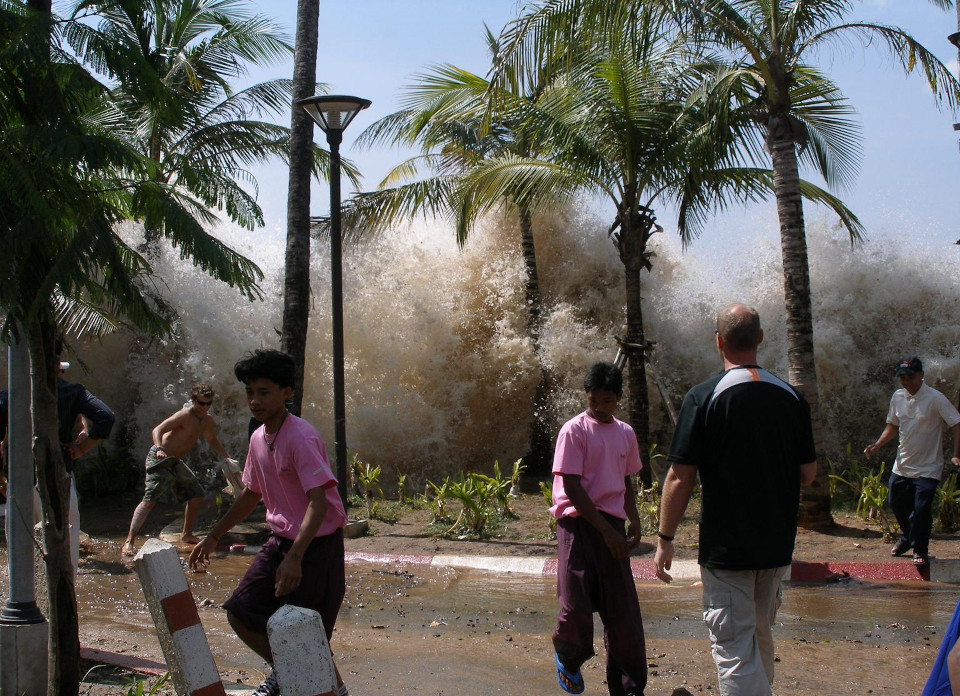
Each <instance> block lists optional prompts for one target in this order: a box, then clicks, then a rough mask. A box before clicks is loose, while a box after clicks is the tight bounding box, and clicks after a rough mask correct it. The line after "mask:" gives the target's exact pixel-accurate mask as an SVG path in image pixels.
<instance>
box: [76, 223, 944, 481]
mask: <svg viewBox="0 0 960 696" xmlns="http://www.w3.org/2000/svg"><path fill="white" fill-rule="evenodd" d="M758 227H759V228H761V229H760V231H758V232H755V233H752V234H743V233H740V232H738V235H737V236H736V238H735V240H736V244H735V246H736V248H737V249H741V250H749V251H748V252H747V251H743V252H741V253H743V254H744V256H743V257H735V258H734V260H733V261H731V259H730V258H724V257H723V255H721V254H715V253H709V252H707V253H704V252H703V251H701V250H700V249H699V248H698V246H699V245H704V244H705V243H704V242H697V243H696V244H695V245H694V246H693V247H692V250H691V251H688V252H687V253H683V252H682V251H681V249H680V245H679V242H678V241H677V240H676V239H675V238H674V237H671V236H668V235H666V234H660V235H657V236H656V237H655V238H654V240H653V242H652V245H653V248H654V250H655V252H656V256H655V257H654V259H653V263H654V266H653V271H652V272H651V273H650V274H646V273H645V274H644V275H643V279H642V282H643V287H644V296H643V299H644V313H645V324H646V331H647V337H648V339H650V340H652V341H655V342H656V348H655V349H654V355H653V358H652V363H653V366H654V368H655V370H656V371H657V373H658V375H659V376H660V377H661V380H660V381H661V383H662V384H663V385H664V387H665V393H666V395H667V398H670V399H671V400H672V401H673V402H674V404H675V405H677V406H678V405H679V402H680V399H681V398H682V396H683V394H684V392H685V391H686V390H687V389H688V388H689V387H691V386H692V385H693V384H695V383H697V382H699V381H701V380H703V379H706V378H707V377H708V376H709V375H711V374H712V373H714V372H716V371H717V370H718V369H720V361H719V357H718V356H717V354H716V350H715V347H714V346H715V344H714V335H713V329H714V321H715V316H716V313H717V312H718V310H719V309H721V308H722V307H724V306H726V305H727V304H729V303H731V302H734V301H741V302H745V303H747V304H750V305H752V306H754V307H756V308H757V309H758V311H759V312H760V316H761V319H762V322H763V325H764V330H765V341H764V344H763V346H762V347H761V352H760V360H761V363H762V364H763V365H764V366H766V367H768V368H769V369H771V370H773V371H774V372H776V373H778V374H780V375H781V376H783V377H786V340H785V328H784V317H783V290H782V274H781V262H780V249H779V241H778V240H777V239H776V231H775V228H773V231H772V232H771V229H770V226H769V224H767V225H766V226H764V225H760V226H758ZM764 227H765V229H763V228H764ZM606 228H607V222H606V221H605V220H602V219H599V218H597V217H595V216H594V215H593V214H592V213H590V212H588V209H587V208H586V206H579V207H577V208H576V209H571V210H567V211H561V212H557V213H554V214H551V215H543V216H540V217H538V218H537V219H536V220H535V228H534V229H535V234H536V244H537V261H538V267H539V272H540V282H541V291H542V296H543V302H544V314H543V316H544V327H543V331H542V338H541V348H542V350H541V352H542V359H543V362H544V364H545V365H546V366H547V367H548V368H549V370H550V371H551V373H552V374H553V376H554V378H555V384H556V385H557V386H556V388H555V391H554V393H553V395H552V396H553V402H554V406H555V407H554V415H553V420H554V425H555V427H559V425H560V423H562V422H563V421H564V420H566V419H567V418H569V417H571V416H572V415H573V414H575V413H576V412H578V411H579V410H580V409H581V408H582V407H583V404H582V394H581V391H580V385H581V384H582V378H583V373H584V371H585V370H586V368H587V366H588V365H589V364H591V363H592V362H595V361H597V360H612V359H613V357H614V355H615V353H616V343H615V341H614V339H613V336H614V335H623V334H624V333H625V329H624V324H625V318H624V309H623V306H624V295H623V266H622V264H621V263H620V261H619V259H618V257H617V254H616V251H615V249H614V247H613V245H612V244H611V243H610V241H609V240H608V238H607V236H606ZM126 234H127V236H128V237H129V238H130V241H133V243H136V241H137V240H136V239H135V237H136V235H137V233H136V232H135V231H133V230H128V231H127V233H126ZM218 235H219V236H220V237H221V238H222V239H223V240H224V241H225V242H226V243H227V244H229V245H230V246H231V247H233V248H234V249H236V250H238V251H240V252H241V253H243V254H245V255H247V256H248V257H250V258H252V259H253V260H255V261H256V262H257V263H258V264H259V265H260V266H261V268H262V269H263V270H264V272H265V274H266V278H265V280H264V282H263V285H262V287H263V289H264V292H265V295H266V298H265V300H264V301H263V302H254V303H251V302H248V301H246V300H245V299H243V298H242V297H241V296H240V295H239V294H238V293H237V292H236V291H235V290H233V289H231V288H229V287H226V286H223V285H221V284H219V283H217V282H215V281H213V280H211V279H210V278H208V277H207V276H205V275H204V274H202V273H201V272H199V271H197V270H196V269H194V268H193V267H192V266H191V265H190V264H189V263H187V262H184V261H181V260H180V259H179V253H178V252H177V251H175V250H171V249H169V248H168V249H166V250H165V251H164V252H163V253H162V256H161V258H160V259H159V260H158V261H157V262H156V263H155V268H156V270H157V272H158V277H160V278H163V279H164V282H165V283H166V287H162V288H161V289H162V291H163V294H164V296H165V297H166V298H167V300H168V302H169V303H170V305H171V306H172V307H173V308H174V309H175V310H176V312H177V313H178V321H177V324H176V331H175V336H174V338H172V339H156V340H154V341H153V342H152V343H149V344H145V343H144V342H143V341H139V340H136V339H134V338H133V337H132V336H131V335H130V334H129V333H124V334H119V335H114V336H110V337H107V338H106V339H104V340H103V342H102V343H94V344H91V345H78V346H77V349H78V355H77V356H76V357H77V358H79V360H78V361H77V362H79V363H81V364H79V365H76V366H75V367H74V368H72V369H71V371H70V373H69V374H68V375H67V377H68V379H71V380H73V381H78V382H83V383H85V384H86V385H87V386H88V387H89V388H90V389H91V391H93V392H94V393H96V394H98V395H99V396H101V397H102V398H103V399H104V400H105V401H106V402H107V403H109V404H110V405H111V406H112V407H113V408H114V410H115V411H116V412H117V414H118V419H119V420H120V421H122V422H124V423H125V427H126V430H127V432H129V433H130V434H131V436H132V437H133V448H132V451H133V455H134V456H135V457H140V456H142V454H144V453H145V452H146V450H147V448H148V447H149V444H150V430H151V428H153V427H154V426H155V425H156V424H158V423H159V422H160V421H162V420H163V419H164V418H166V417H167V416H168V415H170V414H171V413H173V412H174V411H175V410H177V409H178V408H180V407H181V406H182V404H183V403H184V401H186V400H187V398H188V394H189V388H190V385H191V383H192V382H194V381H198V380H203V381H207V382H210V383H211V384H212V385H213V386H214V387H215V388H216V390H217V394H218V398H217V401H216V402H215V404H214V408H213V410H212V414H213V415H214V417H215V418H216V420H217V426H218V432H219V436H220V439H221V441H222V442H223V443H224V445H225V446H226V448H227V450H228V451H229V452H230V453H231V454H239V453H242V452H244V451H245V449H246V445H245V442H246V432H247V419H248V412H247V409H246V404H245V402H244V396H243V389H242V386H241V385H240V384H238V383H237V382H236V380H235V379H234V377H233V372H232V368H233V364H234V363H235V362H236V361H237V360H238V359H239V358H240V357H242V356H243V354H244V353H246V352H247V351H249V350H251V349H254V348H258V347H267V348H278V347H279V329H280V325H281V310H282V298H281V292H282V275H283V254H284V241H283V239H282V238H281V236H280V235H271V234H269V233H265V232H257V233H249V232H246V231H242V230H236V229H223V230H221V231H220V232H219V233H218ZM807 236H808V244H809V246H810V263H811V275H812V282H813V288H814V302H815V304H814V318H815V338H816V342H817V343H816V350H817V370H818V375H819V383H820V396H821V410H822V418H823V425H824V431H823V436H824V442H823V443H822V448H823V449H824V450H825V451H826V452H827V453H829V454H830V455H832V456H840V455H841V453H842V452H843V449H844V447H845V446H846V444H847V443H851V444H852V445H853V448H854V451H859V449H860V448H862V446H863V444H864V443H866V442H869V441H872V440H873V439H875V438H876V437H877V435H879V432H880V430H881V429H882V427H883V421H884V417H885V413H886V404H887V402H888V400H889V397H890V394H891V392H892V391H893V389H894V388H896V386H897V384H896V380H895V377H894V376H893V372H894V365H895V363H896V361H897V360H898V358H899V357H901V356H903V355H907V354H917V355H920V356H921V357H922V358H923V360H924V365H925V368H926V381H927V383H928V384H930V385H931V386H934V387H936V388H938V389H940V390H941V391H944V392H945V393H946V394H947V395H948V397H950V398H951V399H952V400H955V397H956V389H957V386H958V384H960V326H958V322H957V321H956V317H957V316H958V309H960V307H958V302H960V299H958V297H957V292H956V288H957V284H958V279H960V278H958V275H960V268H958V266H957V263H956V261H955V260H954V259H952V257H950V256H949V255H947V254H944V253H942V250H941V249H938V248H934V247H932V246H923V245H922V243H920V244H918V243H917V242H916V241H915V240H911V246H910V251H909V253H908V252H906V251H905V250H904V248H903V247H902V245H898V244H895V243H893V242H891V241H883V240H880V241H871V242H869V243H867V244H866V245H865V246H864V247H863V248H860V249H851V248H850V245H849V242H848V241H847V240H846V238H845V236H844V234H843V232H841V231H838V230H836V229H834V228H832V227H831V226H830V225H829V224H828V223H826V222H824V221H820V220H816V219H814V220H813V221H812V222H811V223H810V224H808V235H807ZM519 239H520V233H519V228H518V226H517V225H516V224H515V221H514V220H513V219H512V218H510V217H509V216H507V217H501V216H492V217H490V218H488V219H487V220H485V221H484V222H483V223H482V224H481V225H480V226H479V227H478V228H477V229H476V230H475V231H474V232H473V233H472V236H471V238H470V239H469V241H468V243H467V244H466V245H465V247H464V248H463V249H462V250H460V249H458V248H457V247H456V244H455V243H454V242H453V235H452V232H451V231H450V230H449V229H447V228H446V227H444V226H443V225H441V224H439V223H437V224H434V223H425V222H422V221H421V222H416V223H412V224H410V225H409V226H406V227H403V228H399V229H396V230H393V231H391V232H389V233H386V234H383V235H381V236H377V237H375V238H374V237H371V238H369V239H367V240H365V241H363V242H362V243H360V244H358V245H356V246H353V247H349V248H347V249H346V250H345V252H344V317H345V337H344V338H345V348H346V368H345V369H346V394H347V444H348V447H349V448H350V450H352V451H355V452H357V453H358V454H359V455H360V457H361V458H362V459H363V460H364V461H367V462H370V463H371V464H374V465H380V466H383V467H384V470H385V472H393V475H390V474H385V476H384V479H385V483H387V484H391V483H392V481H393V480H394V477H395V474H396V473H397V472H402V473H406V474H408V475H409V476H410V482H411V484H413V485H414V486H417V487H420V488H422V485H423V483H424V480H425V479H426V478H433V479H435V480H436V479H437V478H439V477H442V476H443V475H445V474H455V473H456V472H457V471H460V470H465V469H466V470H488V469H489V468H490V466H491V465H492V463H493V461H494V460H499V461H500V462H501V465H505V466H506V467H509V463H510V462H512V461H513V460H515V459H517V458H519V457H521V456H523V455H524V454H525V452H526V444H527V438H528V431H529V427H530V424H531V418H532V414H531V403H532V401H533V397H534V392H535V389H536V385H537V380H538V377H539V375H538V370H537V360H536V356H535V354H534V350H533V346H532V344H531V342H530V340H529V339H528V338H527V336H526V335H525V323H526V306H525V302H526V301H525V295H524V270H523V260H522V257H521V255H520V243H519ZM747 254H748V255H747ZM945 257H946V258H945ZM312 274H313V276H312V277H313V281H312V287H313V292H314V297H313V307H312V310H311V317H310V333H309V337H308V343H307V364H306V372H305V375H306V377H305V395H304V407H303V415H304V417H305V418H307V419H308V420H310V421H311V422H312V423H313V424H314V425H315V426H317V428H318V429H319V430H320V432H321V434H322V435H323V436H324V438H325V439H326V440H327V442H328V449H329V450H331V452H332V450H333V446H332V435H333V432H332V431H333V417H332V411H333V408H332V367H331V357H330V355H331V339H330V297H329V264H328V251H327V247H326V245H324V244H315V251H314V258H313V259H312ZM650 393H651V399H652V402H653V403H652V404H651V406H652V416H651V417H652V422H651V432H652V433H653V434H654V439H655V440H656V441H658V442H659V447H660V450H661V451H663V450H665V449H666V448H667V447H668V445H669V438H670V435H671V434H672V428H671V425H670V422H669V419H668V418H667V413H666V410H665V409H664V408H663V404H662V402H661V397H660V392H658V390H657V387H656V385H655V384H653V383H651V389H650ZM620 415H621V417H623V418H626V413H625V412H621V414H620Z"/></svg>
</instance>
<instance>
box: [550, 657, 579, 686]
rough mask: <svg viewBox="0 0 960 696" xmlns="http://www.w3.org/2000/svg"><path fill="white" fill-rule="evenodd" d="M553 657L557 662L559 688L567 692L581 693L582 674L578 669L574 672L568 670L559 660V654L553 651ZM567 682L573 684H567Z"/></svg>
mask: <svg viewBox="0 0 960 696" xmlns="http://www.w3.org/2000/svg"><path fill="white" fill-rule="evenodd" d="M553 659H554V661H555V662H556V663H557V683H558V684H559V685H560V688H561V689H563V690H564V691H566V692H567V693H568V694H582V693H583V675H582V674H580V670H579V669H578V670H577V672H576V674H573V673H572V672H568V671H567V669H566V668H565V667H564V666H563V663H562V662H560V656H559V655H557V653H553ZM564 680H566V681H564ZM568 682H569V683H570V684H572V685H573V686H567V683H568Z"/></svg>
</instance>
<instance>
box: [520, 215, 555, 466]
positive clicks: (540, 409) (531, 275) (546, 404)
mask: <svg viewBox="0 0 960 696" xmlns="http://www.w3.org/2000/svg"><path fill="white" fill-rule="evenodd" d="M520 246H521V249H522V251H523V263H524V268H525V270H526V274H527V282H526V302H527V335H528V336H530V340H531V341H532V342H533V350H534V352H535V354H536V356H537V365H538V367H539V369H540V375H539V378H538V381H537V391H536V393H535V394H534V397H533V424H532V425H531V428H530V449H529V451H528V452H527V455H526V456H525V457H524V466H526V470H527V473H529V474H531V475H533V476H546V475H547V474H549V473H550V470H551V468H552V456H551V455H552V451H553V440H552V438H551V434H550V392H551V388H550V387H551V379H550V373H549V371H548V370H547V369H546V368H545V367H544V365H543V361H542V360H541V359H540V331H541V329H542V327H543V316H542V308H543V306H542V302H541V299H540V280H539V276H538V275H537V255H536V248H535V247H534V240H533V216H532V214H531V213H530V210H529V209H528V208H523V209H522V210H521V211H520Z"/></svg>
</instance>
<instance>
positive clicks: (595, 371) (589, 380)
mask: <svg viewBox="0 0 960 696" xmlns="http://www.w3.org/2000/svg"><path fill="white" fill-rule="evenodd" d="M594 389H603V390H605V391H608V392H613V393H614V394H619V393H621V392H622V391H623V373H622V372H620V368H619V367H617V366H616V365H611V364H610V363H605V362H598V363H594V364H593V365H591V366H590V369H589V370H587V376H586V377H584V379H583V391H585V392H592V391H593V390H594Z"/></svg>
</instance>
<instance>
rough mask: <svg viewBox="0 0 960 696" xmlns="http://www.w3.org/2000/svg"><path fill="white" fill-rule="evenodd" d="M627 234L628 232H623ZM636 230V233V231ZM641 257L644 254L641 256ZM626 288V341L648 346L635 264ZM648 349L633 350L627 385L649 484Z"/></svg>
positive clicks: (627, 266)
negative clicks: (646, 355)
mask: <svg viewBox="0 0 960 696" xmlns="http://www.w3.org/2000/svg"><path fill="white" fill-rule="evenodd" d="M624 234H626V233H624ZM634 234H637V233H636V232H634ZM641 258H642V256H641ZM624 268H625V281H626V290H627V343H629V344H630V345H632V346H645V345H646V336H645V334H644V332H643V305H642V303H641V297H640V269H641V268H642V266H639V267H638V266H637V265H636V264H632V263H631V264H624ZM644 353H645V351H644V350H643V349H642V348H641V349H637V350H634V351H632V352H631V353H630V362H629V365H630V369H629V371H628V373H627V386H628V388H629V390H630V398H629V402H628V404H629V414H630V416H629V417H630V425H631V427H632V428H633V430H634V432H635V433H636V435H637V447H638V448H639V449H640V458H641V459H642V460H643V462H644V466H643V469H641V470H640V481H641V482H642V483H643V487H644V488H649V487H650V485H651V482H652V481H653V475H652V473H651V466H650V462H648V461H647V455H648V453H649V452H650V394H649V392H648V390H647V370H646V360H645V357H644Z"/></svg>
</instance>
